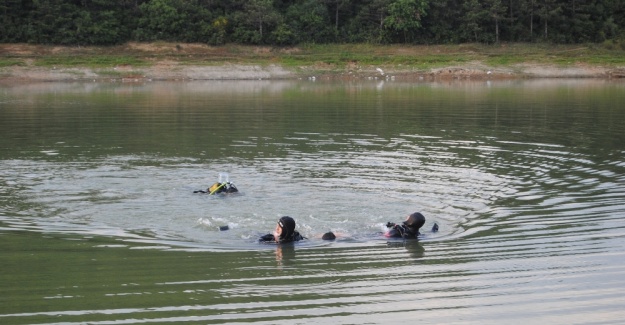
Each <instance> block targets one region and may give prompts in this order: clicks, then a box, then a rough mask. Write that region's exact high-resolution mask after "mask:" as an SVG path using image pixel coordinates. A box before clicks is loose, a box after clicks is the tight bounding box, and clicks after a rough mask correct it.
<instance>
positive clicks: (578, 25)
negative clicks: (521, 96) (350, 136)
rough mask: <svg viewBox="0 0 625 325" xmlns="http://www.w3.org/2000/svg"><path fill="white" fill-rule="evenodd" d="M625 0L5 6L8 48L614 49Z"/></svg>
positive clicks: (83, 1) (621, 32)
mask: <svg viewBox="0 0 625 325" xmlns="http://www.w3.org/2000/svg"><path fill="white" fill-rule="evenodd" d="M624 39H625V1H623V0H358V1H357V0H352V1H350V0H0V42H2V43H32V44H58V45H113V44H122V43H124V42H128V41H139V42H146V41H158V40H160V41H171V42H187V43H190V42H196V43H205V44H210V45H220V44H226V43H238V44H250V45H251V44H255V45H272V46H285V45H296V44H304V43H306V44H331V43H373V44H391V43H393V44H459V43H467V42H472V43H488V44H492V43H499V42H548V43H559V44H574V43H606V44H611V46H616V47H619V48H624V47H625V45H624V44H625V41H623V40H624Z"/></svg>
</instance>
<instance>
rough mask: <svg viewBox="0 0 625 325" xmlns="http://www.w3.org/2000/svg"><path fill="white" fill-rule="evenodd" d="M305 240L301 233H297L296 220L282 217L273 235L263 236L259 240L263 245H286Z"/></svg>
mask: <svg viewBox="0 0 625 325" xmlns="http://www.w3.org/2000/svg"><path fill="white" fill-rule="evenodd" d="M302 239H305V238H304V237H303V236H302V235H300V233H299V232H297V231H295V220H293V218H291V217H287V216H285V217H282V218H280V220H278V225H277V226H276V229H275V230H274V231H273V233H272V234H266V235H264V236H261V237H260V239H259V240H258V241H259V242H261V243H276V244H284V243H291V242H296V241H300V240H302Z"/></svg>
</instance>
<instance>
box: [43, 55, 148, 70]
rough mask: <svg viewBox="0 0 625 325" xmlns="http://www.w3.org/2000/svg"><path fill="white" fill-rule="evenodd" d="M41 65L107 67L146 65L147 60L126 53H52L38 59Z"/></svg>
mask: <svg viewBox="0 0 625 325" xmlns="http://www.w3.org/2000/svg"><path fill="white" fill-rule="evenodd" d="M35 65H36V66H40V67H55V66H61V67H90V68H106V67H112V66H119V65H131V66H146V65H148V63H147V61H146V60H143V59H139V58H136V57H133V56H126V55H120V56H116V55H52V56H42V57H40V58H38V59H37V60H36V63H35Z"/></svg>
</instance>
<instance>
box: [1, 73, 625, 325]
mask: <svg viewBox="0 0 625 325" xmlns="http://www.w3.org/2000/svg"><path fill="white" fill-rule="evenodd" d="M623 103H625V91H623V84H620V83H612V82H606V81H597V80H590V81H589V80H558V81H551V80H548V81H545V80H536V81H506V82H499V81H497V82H494V81H493V82H466V83H465V82H463V83H459V82H450V83H422V84H408V83H394V82H392V83H388V82H387V83H383V82H371V83H367V82H360V83H314V82H308V81H302V82H291V81H279V82H270V81H245V82H225V81H224V82H191V83H148V84H129V85H126V84H100V83H93V84H89V83H47V84H26V85H18V86H13V87H7V88H2V89H0V105H1V106H0V147H1V148H2V151H0V158H1V160H0V165H1V168H0V185H1V186H0V240H1V241H2V247H3V253H1V254H2V255H3V257H2V260H3V265H2V268H1V272H0V281H2V283H5V284H9V285H5V286H3V287H2V289H0V292H1V294H0V299H1V301H0V306H1V307H0V322H1V323H3V324H33V323H46V324H52V323H59V324H61V323H62V324H72V323H90V324H111V323H112V324H127V323H164V322H169V323H171V322H176V323H178V322H194V323H197V322H199V323H225V322H231V323H271V324H276V323H278V324H282V323H293V322H295V323H303V322H310V321H313V322H322V323H333V324H344V323H345V324H363V323H375V324H381V323H388V322H389V321H390V320H392V321H393V322H399V323H407V322H414V321H420V322H425V323H437V324H438V323H442V322H444V323H463V324H465V323H485V322H488V323H500V322H501V321H503V320H506V321H510V320H514V321H515V322H521V321H523V322H526V321H533V322H536V321H542V322H544V321H547V322H549V323H559V324H572V323H584V324H587V323H615V322H618V321H619V320H620V319H621V318H622V314H621V312H620V310H621V307H622V306H623V303H624V302H625V301H624V300H625V299H623V298H622V294H621V291H622V289H623V288H625V285H624V284H625V282H624V280H623V279H622V274H623V272H624V271H625V267H624V264H623V261H625V259H623V255H624V254H623V253H622V250H621V249H620V248H621V247H622V246H623V244H624V242H623V241H624V240H623V239H624V237H625V236H624V235H625V232H624V231H623V229H624V226H625V224H624V223H623V221H622V218H621V215H622V214H623V212H625V205H624V204H623V202H625V201H624V198H625V176H623V175H625V162H623V158H622V157H623V153H624V149H625V147H624V146H623V143H625V141H624V140H625V139H624V138H625V134H623V133H622V132H621V126H620V124H621V121H622V120H623V118H624V117H625V109H624V108H623V107H625V106H624V105H622V104H623ZM221 172H227V173H228V174H229V179H230V181H232V182H234V183H235V184H236V186H237V187H238V188H239V190H240V191H241V192H240V193H238V194H235V195H227V196H220V195H202V194H193V191H194V190H198V189H206V188H207V187H208V186H210V185H211V184H213V183H214V182H216V181H217V180H218V177H219V173H221ZM415 211H421V212H423V214H424V215H425V216H426V218H427V221H426V225H425V226H424V228H423V230H422V232H423V235H422V237H421V239H420V240H419V241H402V240H392V241H388V240H386V239H384V238H383V237H382V236H381V233H382V231H384V229H385V228H384V224H386V222H388V221H392V222H399V221H401V220H403V219H404V217H405V216H406V215H407V214H409V213H412V212H415ZM282 215H290V216H292V217H294V218H295V219H296V221H297V230H298V231H300V232H301V233H302V234H303V235H304V236H306V237H308V239H307V240H306V241H304V242H301V243H297V244H294V245H285V246H280V247H276V246H274V245H261V244H258V243H257V238H258V236H259V235H262V234H265V233H267V232H270V231H271V230H272V229H273V228H274V227H275V223H276V221H277V220H278V218H279V217H280V216H282ZM434 223H437V224H438V225H439V226H440V231H439V232H436V233H433V232H431V231H430V229H431V227H432V225H433V224H434ZM224 225H228V227H229V229H230V230H228V231H219V227H220V226H224ZM329 230H331V231H334V232H336V233H338V234H340V236H339V238H338V239H337V240H335V241H323V240H321V239H320V235H321V234H322V233H324V232H326V231H329Z"/></svg>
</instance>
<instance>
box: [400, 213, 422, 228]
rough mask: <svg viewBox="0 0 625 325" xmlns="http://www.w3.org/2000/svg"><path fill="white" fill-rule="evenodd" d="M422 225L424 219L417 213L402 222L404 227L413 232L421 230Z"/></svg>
mask: <svg viewBox="0 0 625 325" xmlns="http://www.w3.org/2000/svg"><path fill="white" fill-rule="evenodd" d="M424 223H425V217H424V216H423V215H422V214H421V213H419V212H415V213H413V214H411V215H409V216H408V218H406V221H404V225H406V226H407V227H410V228H412V229H414V230H419V228H421V227H422V226H423V224H424Z"/></svg>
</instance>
